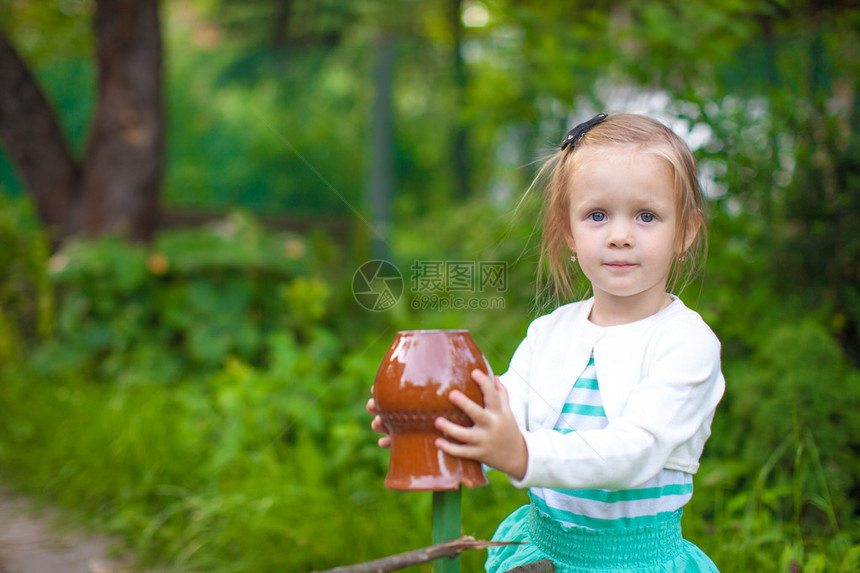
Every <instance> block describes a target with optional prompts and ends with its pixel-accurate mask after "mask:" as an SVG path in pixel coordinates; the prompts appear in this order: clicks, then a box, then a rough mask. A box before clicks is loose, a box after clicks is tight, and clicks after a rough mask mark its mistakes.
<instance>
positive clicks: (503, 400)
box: [495, 376, 511, 411]
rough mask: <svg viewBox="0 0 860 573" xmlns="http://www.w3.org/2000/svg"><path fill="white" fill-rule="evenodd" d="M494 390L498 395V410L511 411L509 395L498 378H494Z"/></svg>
mask: <svg viewBox="0 0 860 573" xmlns="http://www.w3.org/2000/svg"><path fill="white" fill-rule="evenodd" d="M495 388H496V391H497V392H498V394H499V406H500V409H502V410H506V411H507V410H510V409H511V397H510V394H508V389H507V388H506V387H505V385H504V384H502V380H501V379H500V378H499V377H498V376H496V383H495Z"/></svg>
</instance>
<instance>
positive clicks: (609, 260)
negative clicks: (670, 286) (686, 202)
mask: <svg viewBox="0 0 860 573" xmlns="http://www.w3.org/2000/svg"><path fill="white" fill-rule="evenodd" d="M576 160H577V164H576V167H575V171H574V174H573V183H572V185H571V188H570V190H569V193H570V213H569V217H570V232H569V234H568V235H567V243H568V245H569V246H570V248H571V249H572V250H573V251H574V253H575V254H576V256H577V260H578V261H579V264H580V266H581V268H582V271H583V273H585V276H586V277H588V280H589V281H591V286H592V289H593V292H594V309H593V310H592V316H591V320H592V321H593V322H595V323H597V324H601V325H605V326H608V325H611V324H623V323H626V322H632V321H634V320H639V319H642V318H645V317H648V316H651V315H652V314H654V313H656V312H658V311H659V310H660V309H662V308H663V307H664V306H666V305H667V304H668V303H669V301H670V299H669V297H668V295H667V294H666V281H667V280H668V276H669V270H670V267H671V265H672V261H673V259H674V258H675V256H676V255H677V253H676V249H675V225H676V213H675V201H674V190H673V174H672V170H671V167H670V166H669V164H668V162H667V161H666V160H664V159H662V158H661V157H658V156H656V155H654V154H650V153H646V152H643V151H641V150H639V149H637V148H635V147H612V148H598V149H588V148H586V149H582V150H580V151H579V152H578V153H577V157H576Z"/></svg>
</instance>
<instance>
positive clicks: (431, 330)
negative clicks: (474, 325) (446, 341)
mask: <svg viewBox="0 0 860 573" xmlns="http://www.w3.org/2000/svg"><path fill="white" fill-rule="evenodd" d="M437 332H452V333H455V332H456V333H459V332H466V333H468V332H469V329H468V328H415V329H412V330H398V331H397V334H423V333H428V334H430V333H437Z"/></svg>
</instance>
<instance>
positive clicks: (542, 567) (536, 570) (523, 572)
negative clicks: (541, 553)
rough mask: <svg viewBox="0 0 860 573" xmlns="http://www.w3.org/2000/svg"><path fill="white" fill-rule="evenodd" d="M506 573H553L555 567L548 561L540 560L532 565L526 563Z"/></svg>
mask: <svg viewBox="0 0 860 573" xmlns="http://www.w3.org/2000/svg"><path fill="white" fill-rule="evenodd" d="M506 573H555V565H553V564H552V561H550V560H549V559H541V560H540V561H535V562H534V563H527V564H525V565H520V566H519V567H514V568H513V569H510V570H508V571H507V572H506Z"/></svg>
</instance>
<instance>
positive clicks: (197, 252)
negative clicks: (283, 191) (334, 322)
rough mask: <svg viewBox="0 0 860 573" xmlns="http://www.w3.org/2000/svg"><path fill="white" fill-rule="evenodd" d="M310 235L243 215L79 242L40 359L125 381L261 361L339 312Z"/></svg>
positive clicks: (64, 268)
mask: <svg viewBox="0 0 860 573" xmlns="http://www.w3.org/2000/svg"><path fill="white" fill-rule="evenodd" d="M308 243H309V242H308V241H307V240H306V239H302V238H299V237H296V236H293V235H289V234H277V233H267V232H264V231H263V229H262V228H261V227H260V225H259V224H258V223H257V222H256V221H254V220H253V219H252V218H250V217H248V216H245V215H241V214H234V215H232V216H230V217H228V218H226V219H224V220H222V221H220V222H217V223H214V224H212V225H210V226H208V227H203V228H198V229H187V230H175V231H166V232H164V233H162V234H161V235H160V236H159V237H158V238H157V239H156V241H155V242H154V243H153V244H152V245H151V246H150V247H142V246H138V245H129V244H126V243H123V242H121V241H119V240H117V239H114V238H110V237H108V238H104V239H100V240H96V241H85V240H80V241H76V242H73V243H70V244H68V245H66V246H65V247H64V248H63V250H61V251H60V252H58V253H57V254H56V255H54V257H53V259H52V261H53V262H52V271H53V272H52V274H51V279H52V281H53V283H54V285H55V286H56V288H57V290H58V292H59V296H60V298H61V301H62V302H61V305H60V310H59V312H58V317H57V327H56V334H55V336H54V337H53V338H52V339H50V340H48V341H47V342H46V343H45V344H43V345H42V347H41V348H40V349H39V351H38V352H37V353H36V354H35V356H34V362H35V364H36V365H37V366H38V367H39V368H40V369H42V370H43V371H45V372H62V371H66V370H69V369H72V370H76V371H80V372H86V373H88V374H89V375H95V376H97V377H109V378H111V379H113V380H114V381H117V382H122V383H136V382H142V381H147V382H148V383H151V382H153V381H161V382H162V383H166V382H170V381H173V380H176V379H178V378H179V377H181V376H187V375H188V374H190V373H192V372H194V373H204V372H207V371H212V370H213V369H215V368H217V367H219V366H220V365H221V364H223V363H224V361H225V360H226V359H227V358H228V357H230V356H235V357H236V358H238V359H240V360H244V361H250V362H253V363H255V364H260V363H263V362H264V361H265V360H266V359H267V356H268V352H269V340H268V337H269V336H270V335H272V334H274V333H276V332H280V331H283V330H285V329H294V330H296V331H297V332H298V333H299V334H300V335H304V334H305V333H306V331H308V329H310V328H311V327H312V325H313V324H316V323H318V322H319V321H321V320H323V319H324V318H325V315H326V313H327V312H328V311H329V310H330V307H329V304H328V297H329V290H328V287H327V286H326V285H325V284H324V283H323V282H322V281H321V279H320V278H316V277H314V276H311V268H310V264H309V262H308V259H309V257H310V256H311V255H310V250H311V247H310V246H309V244H308Z"/></svg>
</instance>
